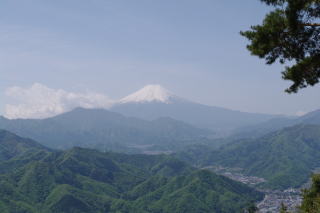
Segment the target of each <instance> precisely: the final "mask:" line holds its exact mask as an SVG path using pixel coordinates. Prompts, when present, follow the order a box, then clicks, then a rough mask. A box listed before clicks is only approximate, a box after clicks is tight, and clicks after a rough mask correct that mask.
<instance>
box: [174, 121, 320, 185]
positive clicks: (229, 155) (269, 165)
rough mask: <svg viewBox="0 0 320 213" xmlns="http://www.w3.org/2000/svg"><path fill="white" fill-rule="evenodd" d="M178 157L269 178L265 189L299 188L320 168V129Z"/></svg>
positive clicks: (282, 132) (192, 151) (284, 132)
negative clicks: (315, 169)
mask: <svg viewBox="0 0 320 213" xmlns="http://www.w3.org/2000/svg"><path fill="white" fill-rule="evenodd" d="M200 153H201V154H200ZM177 156H178V157H180V158H181V159H183V160H185V161H189V162H195V163H196V164H198V165H201V166H207V165H214V164H215V165H222V166H226V167H240V168H243V169H244V172H245V173H246V174H248V175H254V176H258V177H264V178H266V179H267V181H268V182H267V183H266V185H265V186H268V187H271V188H288V187H297V186H300V185H301V184H303V183H305V182H306V181H307V180H308V178H309V177H310V174H311V172H312V170H313V169H314V168H316V167H319V165H320V126H318V125H298V126H294V127H288V128H285V129H283V130H280V131H277V132H273V133H270V134H268V135H265V136H263V137H261V138H257V139H243V140H239V141H237V142H235V143H232V144H228V145H226V146H223V147H222V148H220V149H218V150H214V151H208V150H206V149H205V148H201V147H197V148H195V147H193V148H192V149H189V150H186V151H185V152H182V153H179V154H178V155H177ZM197 156H198V157H197ZM199 156H200V157H199Z"/></svg>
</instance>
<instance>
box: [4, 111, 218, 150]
mask: <svg viewBox="0 0 320 213" xmlns="http://www.w3.org/2000/svg"><path fill="white" fill-rule="evenodd" d="M0 129H6V130H8V131H12V132H14V133H16V134H19V135H21V136H24V137H29V138H32V139H34V140H37V141H39V142H40V143H41V144H44V145H46V146H48V147H51V148H59V149H65V148H71V147H73V146H81V147H90V148H97V149H99V150H113V151H121V152H138V151H139V150H141V149H152V147H156V149H164V150H166V149H168V147H170V150H172V149H175V148H176V147H178V146H180V145H184V144H188V143H195V142H196V141H197V140H198V139H201V138H207V137H211V136H212V135H214V133H213V132H212V131H210V130H204V129H199V128H196V127H193V126H191V125H189V124H186V123H184V122H181V121H177V120H174V119H172V118H168V117H166V118H158V119H156V120H153V121H145V120H141V119H138V118H133V117H126V116H123V115H121V114H119V113H115V112H110V111H107V110H104V109H83V108H77V109H75V110H73V111H71V112H67V113H64V114H61V115H58V116H55V117H52V118H47V119H13V120H9V119H6V118H4V117H0Z"/></svg>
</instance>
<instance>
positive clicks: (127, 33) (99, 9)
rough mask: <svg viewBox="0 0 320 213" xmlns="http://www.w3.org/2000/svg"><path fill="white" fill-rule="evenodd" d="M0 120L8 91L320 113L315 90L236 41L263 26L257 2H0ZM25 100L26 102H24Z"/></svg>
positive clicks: (9, 97) (242, 41) (262, 8)
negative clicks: (172, 97) (145, 90)
mask: <svg viewBox="0 0 320 213" xmlns="http://www.w3.org/2000/svg"><path fill="white" fill-rule="evenodd" d="M0 4H1V7H0V75H1V83H0V114H4V113H5V106H6V105H7V104H13V103H17V102H19V104H23V101H26V100H24V99H20V100H15V99H16V97H15V96H14V95H12V94H11V95H8V93H7V95H6V91H7V90H8V88H11V87H14V86H15V87H21V88H29V87H31V86H32V85H33V84H34V83H41V84H42V85H45V86H46V87H48V88H53V89H55V90H58V89H62V90H64V91H68V92H74V93H85V92H86V93H87V92H89V93H99V94H105V95H107V96H109V97H110V98H112V99H118V98H121V97H123V96H126V95H128V94H129V93H132V92H134V91H135V90H137V89H140V88H141V87H143V86H144V85H146V84H161V85H162V86H164V87H166V88H167V89H169V90H171V91H172V92H174V93H176V94H177V95H180V96H182V97H185V98H188V99H190V100H194V101H197V102H200V103H204V104H208V105H214V106H222V107H227V108H231V109H237V110H241V111H249V112H263V113H276V114H296V113H297V112H307V111H311V110H315V109H318V108H320V104H319V101H318V100H319V98H318V97H319V86H315V87H313V88H308V89H305V90H302V91H301V92H300V93H299V94H294V95H288V94H286V93H284V92H283V91H284V89H285V88H286V87H288V86H289V84H290V82H285V81H283V80H281V74H280V71H281V70H282V69H283V67H281V66H280V65H272V66H267V65H265V64H264V61H263V60H260V59H258V58H256V57H253V56H250V54H249V52H248V51H247V50H246V49H245V45H246V44H247V41H246V40H245V39H244V38H242V37H241V36H240V35H239V31H240V30H245V29H248V28H249V27H250V25H254V24H258V23H260V22H261V21H262V19H263V17H264V15H265V13H266V12H267V11H268V8H267V7H266V6H265V5H263V4H262V3H261V2H260V1H258V0H244V1H231V0H223V1H222V0H220V1H215V0H197V1H196V0H161V1H156V0H136V1H130V0H92V1H88V0H68V1H65V0H64V1H62V0H55V1H49V0H24V1H18V0H0ZM21 102H22V103H21Z"/></svg>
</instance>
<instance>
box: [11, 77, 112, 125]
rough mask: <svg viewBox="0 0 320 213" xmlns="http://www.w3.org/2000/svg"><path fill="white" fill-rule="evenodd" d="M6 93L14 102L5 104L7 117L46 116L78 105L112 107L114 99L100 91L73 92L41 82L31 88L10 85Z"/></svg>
mask: <svg viewBox="0 0 320 213" xmlns="http://www.w3.org/2000/svg"><path fill="white" fill-rule="evenodd" d="M5 95H6V96H8V97H9V98H10V99H12V100H13V101H14V103H10V104H7V105H6V106H5V117H7V118H10V119H14V118H46V117H51V116H54V115H57V114H60V113H63V112H67V111H70V110H72V109H74V108H76V107H84V108H110V107H111V105H112V103H113V101H112V100H111V99H109V98H108V97H107V96H105V95H103V94H99V93H89V92H87V93H73V92H67V91H65V90H62V89H51V88H48V87H47V86H45V85H43V84H39V83H34V84H33V85H32V86H31V87H29V88H22V87H16V86H15V87H9V88H7V89H6V91H5Z"/></svg>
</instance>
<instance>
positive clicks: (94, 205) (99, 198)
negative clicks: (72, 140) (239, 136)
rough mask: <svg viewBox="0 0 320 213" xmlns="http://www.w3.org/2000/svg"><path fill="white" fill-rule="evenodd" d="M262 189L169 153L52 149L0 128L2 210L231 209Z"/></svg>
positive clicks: (130, 212)
mask: <svg viewBox="0 0 320 213" xmlns="http://www.w3.org/2000/svg"><path fill="white" fill-rule="evenodd" d="M262 197H263V195H262V194H261V193H260V192H257V191H255V190H254V189H252V188H249V187H247V186H245V185H243V184H241V183H237V182H235V181H232V180H230V179H228V178H225V177H222V176H218V175H215V174H214V173H211V172H209V171H206V170H198V169H194V168H192V167H190V166H188V165H187V164H185V163H183V162H182V161H179V160H176V159H175V158H173V157H170V156H166V155H153V156H151V155H126V154H115V153H102V152H98V151H95V150H90V149H84V148H72V149H70V150H67V151H54V150H51V149H48V148H46V147H44V146H42V145H40V144H38V143H36V142H34V141H32V140H30V139H25V138H21V137H18V136H17V135H15V134H12V133H10V132H7V131H2V130H1V131H0V212H1V213H13V212H23V213H64V212H65V213H70V212H77V213H99V212H101V213H105V212H111V213H112V212H114V213H116V212H127V213H135V212H136V213H143V212H145V213H150V212H154V213H156V212H163V213H181V212H184V213H207V212H210V213H211V212H217V213H218V212H219V213H230V212H241V211H242V210H243V209H244V208H246V207H247V206H248V204H249V203H251V202H254V201H257V200H260V199H262Z"/></svg>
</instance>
